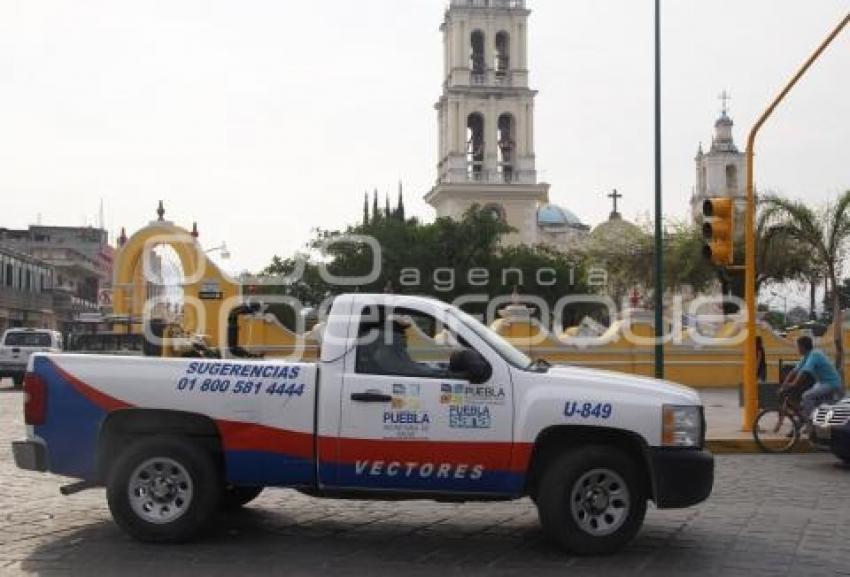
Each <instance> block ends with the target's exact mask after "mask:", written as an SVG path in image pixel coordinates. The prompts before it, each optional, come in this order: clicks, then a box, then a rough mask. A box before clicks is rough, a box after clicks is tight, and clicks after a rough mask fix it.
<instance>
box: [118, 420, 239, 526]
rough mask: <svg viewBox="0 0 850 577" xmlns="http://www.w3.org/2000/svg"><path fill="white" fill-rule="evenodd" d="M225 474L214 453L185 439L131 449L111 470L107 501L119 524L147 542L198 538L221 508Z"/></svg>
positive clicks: (139, 443) (151, 442) (153, 440)
mask: <svg viewBox="0 0 850 577" xmlns="http://www.w3.org/2000/svg"><path fill="white" fill-rule="evenodd" d="M221 494H222V483H221V476H220V474H219V471H218V468H217V467H216V464H215V461H214V460H213V458H212V455H211V454H210V453H209V452H208V451H205V450H203V449H202V448H201V447H199V446H197V445H196V444H194V443H192V442H190V441H188V440H185V439H182V438H179V437H167V436H163V437H152V438H145V439H141V440H139V441H137V442H135V443H134V444H132V445H130V447H128V448H127V450H126V451H125V452H124V453H123V454H122V455H120V456H119V457H118V459H117V460H116V461H115V462H114V464H113V466H112V467H111V468H110V472H109V477H108V480H107V484H106V498H107V501H108V503H109V510H110V511H111V512H112V517H113V518H114V519H115V522H116V523H118V525H119V526H120V527H121V528H122V529H124V530H125V531H126V532H127V533H129V534H130V535H132V536H133V537H135V538H136V539H139V540H141V541H149V542H181V541H187V540H189V539H192V538H194V537H195V536H197V535H198V534H199V533H200V532H201V531H202V530H203V529H205V528H206V527H207V526H208V525H209V522H210V520H211V519H212V517H213V515H215V513H216V512H217V510H218V506H219V500H220V499H221Z"/></svg>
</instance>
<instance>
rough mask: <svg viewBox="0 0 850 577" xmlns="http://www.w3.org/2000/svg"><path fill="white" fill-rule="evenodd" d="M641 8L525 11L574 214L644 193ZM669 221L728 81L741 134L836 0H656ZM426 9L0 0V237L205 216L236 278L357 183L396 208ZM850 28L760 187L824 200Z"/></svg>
mask: <svg viewBox="0 0 850 577" xmlns="http://www.w3.org/2000/svg"><path fill="white" fill-rule="evenodd" d="M652 4H653V3H652V2H651V0H529V6H530V8H532V10H533V13H532V16H531V24H530V50H531V55H530V67H531V82H532V86H533V87H534V88H536V89H538V90H540V95H539V96H538V99H537V125H536V137H537V143H536V148H537V166H538V170H539V173H540V175H541V177H542V179H543V180H545V181H547V182H549V183H551V185H552V190H551V200H552V201H553V202H555V203H558V204H562V205H564V206H566V207H568V208H570V209H571V210H573V211H574V212H575V213H577V214H578V215H579V217H580V218H582V219H583V220H584V221H586V222H587V223H589V224H596V223H598V222H600V221H601V220H603V219H605V218H606V217H607V214H608V212H609V211H610V201H609V200H608V199H607V198H605V194H607V193H608V192H609V191H610V189H612V188H614V187H616V188H618V189H619V190H620V191H621V192H622V193H623V194H624V198H623V200H622V204H621V206H622V211H623V212H624V214H625V215H626V217H628V218H637V217H638V216H639V215H641V214H646V213H647V212H648V211H650V210H651V207H652V199H653V157H652V151H653V124H652V122H653V116H652V110H653V109H652V96H653V93H652V24H653V21H652V18H653V12H652ZM662 4H663V10H664V14H663V44H664V48H663V59H664V62H663V67H664V75H663V83H664V88H663V90H664V110H663V118H664V143H663V145H664V202H665V213H666V214H667V215H669V216H673V217H680V218H682V217H684V216H685V215H686V211H687V202H688V198H689V196H690V194H691V189H692V187H693V183H694V164H693V157H694V154H695V152H696V149H697V145H698V143H699V142H700V141H702V142H704V143H709V142H710V139H711V133H712V129H713V123H714V121H715V119H716V118H717V116H718V114H719V110H720V102H719V101H718V98H717V97H718V94H719V93H720V92H721V91H722V90H723V89H727V90H729V91H730V92H731V94H732V96H733V100H732V102H731V116H732V117H733V119H734V120H735V138H736V141H737V142H738V144H739V146H740V147H741V148H743V141H744V139H745V137H746V130H747V129H748V127H749V126H750V125H751V123H752V122H753V121H754V119H755V118H756V116H757V115H758V114H759V112H760V110H761V109H762V108H763V107H764V106H765V105H766V104H767V103H768V102H769V100H770V99H771V98H772V97H773V95H774V94H775V93H776V91H777V90H778V89H779V88H780V87H781V85H782V84H783V83H784V81H785V80H787V79H788V78H789V77H790V75H791V74H792V73H793V72H794V70H795V69H796V68H797V67H798V66H799V65H800V64H801V63H802V62H803V60H804V59H805V58H806V57H807V55H808V54H809V53H810V52H811V51H812V50H813V49H814V48H815V47H816V46H817V44H818V43H819V42H820V41H821V39H822V38H824V37H825V36H826V34H827V32H828V31H829V30H831V29H832V27H834V26H835V25H836V24H837V23H838V22H839V20H840V19H841V17H842V16H843V14H844V13H846V11H847V10H848V9H850V2H848V0H806V1H800V0H665V1H663V2H662ZM444 6H445V2H443V1H442V0H360V1H352V0H323V1H322V2H293V1H290V0H286V1H282V0H240V1H236V0H231V1H213V0H195V1H192V0H162V1H152V0H145V1H136V2H128V1H122V2H115V1H114V0H99V1H97V0H79V1H70V0H66V1H58V0H57V1H49V0H2V2H0V226H5V227H24V226H26V225H28V224H31V223H34V222H35V221H36V218H37V217H38V215H40V217H41V221H42V222H43V223H44V224H55V225H79V224H82V223H84V222H86V223H90V224H96V222H97V212H98V204H99V202H100V199H103V202H104V204H105V208H106V222H107V228H109V230H110V232H112V233H114V232H115V231H117V230H118V229H119V228H120V227H121V226H126V227H127V230H128V232H132V231H133V230H135V229H137V228H138V227H140V226H142V225H144V224H145V223H146V222H147V221H148V220H150V219H151V218H152V217H154V216H155V215H154V211H155V208H156V201H157V200H159V199H163V200H164V201H165V203H166V210H167V217H169V218H171V219H173V220H175V221H176V222H178V223H180V224H184V225H186V226H191V222H192V221H193V220H197V221H198V222H199V227H200V231H201V240H202V241H203V242H204V243H205V244H207V245H208V246H213V245H214V244H218V243H220V242H221V241H223V240H224V241H227V243H228V245H229V246H230V249H231V251H232V254H233V259H232V260H231V261H230V262H229V263H227V264H226V265H225V267H226V268H228V269H231V270H235V271H239V270H243V269H252V270H254V269H258V268H261V267H262V266H264V265H265V264H266V263H267V262H268V261H269V259H270V258H271V256H272V255H273V254H275V253H278V254H284V255H288V254H291V253H292V252H294V251H295V250H297V249H298V248H300V247H301V246H302V245H303V244H304V242H305V241H306V240H307V239H308V238H309V236H310V229H311V228H313V227H317V226H318V227H323V228H337V227H342V226H344V225H345V224H347V223H350V222H353V221H355V220H357V219H359V218H360V214H361V207H362V201H363V192H364V191H365V190H367V189H368V190H370V191H371V190H372V189H373V188H374V187H378V189H379V190H380V191H381V193H385V192H391V193H392V195H393V198H394V197H395V192H396V187H397V182H398V180H399V179H401V180H403V181H404V184H405V190H406V200H407V206H408V210H409V212H412V213H414V214H416V215H418V216H420V217H422V218H423V219H426V220H431V219H433V211H432V210H431V208H430V207H429V206H427V205H426V204H425V203H424V202H423V201H422V196H423V195H424V194H425V193H426V192H428V190H429V189H430V187H431V186H432V185H433V183H434V180H435V178H436V169H435V163H436V156H437V150H436V146H437V145H436V135H437V129H436V112H435V111H434V108H433V104H434V102H436V100H437V98H438V96H439V94H440V86H441V82H442V69H441V68H442V44H441V42H442V39H441V35H440V33H439V30H438V28H439V25H440V22H441V20H442V17H443V8H444ZM848 73H850V30H848V31H845V34H844V36H843V37H841V38H839V40H838V41H837V42H836V43H835V44H834V45H833V47H832V48H831V49H830V50H829V51H828V52H827V53H826V54H825V56H824V58H823V59H822V60H821V62H820V63H818V64H817V65H816V66H815V67H814V68H813V70H812V71H811V73H810V75H809V76H808V77H806V79H805V80H804V82H803V83H802V84H801V85H800V86H799V88H798V89H797V90H796V91H795V92H794V93H793V94H792V96H791V98H790V99H789V100H788V102H787V103H786V104H785V105H784V106H783V108H782V109H781V110H780V111H779V112H778V113H777V114H776V115H775V117H774V118H773V120H772V121H771V123H770V124H769V126H768V127H767V128H766V129H765V130H764V132H763V135H762V137H761V139H760V142H759V145H758V152H759V156H758V160H757V183H758V185H759V186H760V187H761V188H762V189H773V190H777V191H781V192H783V193H785V194H788V195H792V196H797V197H801V198H805V199H807V200H809V201H811V202H812V203H820V202H823V201H825V200H826V199H829V198H830V197H834V196H835V195H836V194H837V193H838V192H840V191H842V190H845V189H847V188H850V148H848V144H849V143H850V116H849V115H848V113H850V74H848Z"/></svg>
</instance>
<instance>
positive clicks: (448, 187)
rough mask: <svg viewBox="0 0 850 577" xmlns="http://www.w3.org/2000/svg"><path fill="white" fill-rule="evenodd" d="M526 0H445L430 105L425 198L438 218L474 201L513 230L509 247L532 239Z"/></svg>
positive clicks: (535, 201) (542, 195) (537, 191)
mask: <svg viewBox="0 0 850 577" xmlns="http://www.w3.org/2000/svg"><path fill="white" fill-rule="evenodd" d="M529 14H530V11H529V10H527V9H526V6H525V0H451V3H450V5H449V7H448V9H447V10H446V13H445V20H444V21H443V25H442V26H441V28H440V29H441V31H442V33H443V49H444V81H443V94H442V96H441V97H440V100H439V102H437V105H436V109H437V112H438V118H439V161H438V164H437V172H438V177H437V183H436V185H435V186H434V188H433V189H432V190H431V192H430V193H429V194H428V195H427V196H426V197H425V200H426V201H427V202H428V203H429V204H431V205H432V206H433V207H434V208H435V209H436V211H437V216H438V217H450V218H460V217H461V216H462V215H463V213H464V212H465V211H466V210H467V209H468V208H469V207H470V206H471V205H473V204H479V205H480V206H482V207H484V208H485V209H486V210H489V211H491V212H492V213H493V216H494V217H495V218H500V219H503V220H504V221H505V222H507V223H508V224H509V225H511V226H512V227H514V228H515V229H517V233H515V234H512V235H510V237H508V238H507V239H506V241H507V243H508V244H535V243H536V242H538V227H537V211H538V208H539V207H540V206H541V205H542V204H544V203H547V202H548V197H549V185H548V184H544V183H538V182H537V171H536V168H535V159H534V97H535V96H536V94H537V93H536V91H533V90H531V89H530V88H529V86H528V16H529Z"/></svg>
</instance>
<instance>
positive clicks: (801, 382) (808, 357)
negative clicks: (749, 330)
mask: <svg viewBox="0 0 850 577" xmlns="http://www.w3.org/2000/svg"><path fill="white" fill-rule="evenodd" d="M797 350H798V351H799V353H800V356H801V357H802V358H801V359H800V362H799V363H797V366H796V367H795V368H794V370H793V371H791V372H790V373H789V374H788V377H786V379H785V382H784V383H782V387H781V388H780V389H779V394H780V395H786V396H789V397H791V398H794V399H795V400H796V401H798V402H800V401H801V402H800V413H801V415H802V416H803V418H804V419H806V420H807V421H808V420H809V419H810V418H811V415H812V412H813V411H814V410H815V408H816V407H817V406H818V405H820V404H822V403H826V402H829V401H832V400H834V399H836V398H837V397H840V396H841V394H842V392H843V391H842V385H841V377H840V376H839V374H838V371H837V370H835V367H834V366H833V364H832V363H831V362H830V360H829V359H828V358H827V357H826V355H825V354H823V353H822V352H821V351H818V350H815V347H814V342H813V341H812V338H811V337H808V336H804V337H800V338H799V339H797Z"/></svg>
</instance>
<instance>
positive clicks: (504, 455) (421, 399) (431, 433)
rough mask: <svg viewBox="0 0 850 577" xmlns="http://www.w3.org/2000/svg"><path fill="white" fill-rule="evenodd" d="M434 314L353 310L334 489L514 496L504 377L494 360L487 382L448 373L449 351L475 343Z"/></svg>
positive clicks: (507, 380)
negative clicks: (354, 336)
mask: <svg viewBox="0 0 850 577" xmlns="http://www.w3.org/2000/svg"><path fill="white" fill-rule="evenodd" d="M438 314H439V312H438V311H434V312H432V313H426V312H422V311H419V310H412V309H403V308H398V307H395V308H391V307H388V306H378V305H355V307H354V310H352V315H353V316H354V319H353V321H352V322H353V323H354V325H353V326H352V329H351V331H353V332H355V333H356V334H357V336H358V337H359V338H358V342H357V344H356V345H355V346H353V347H352V348H351V351H350V353H349V358H347V360H346V363H345V368H344V374H343V383H342V387H341V394H342V398H341V402H340V406H341V414H340V429H339V436H338V439H337V452H336V453H337V454H336V458H337V463H336V475H335V481H333V482H334V483H335V484H336V485H337V486H338V487H346V488H359V489H375V490H382V489H383V490H406V491H423V492H471V493H479V492H485V493H506V494H507V493H511V492H513V491H512V489H511V487H514V486H515V484H516V478H514V477H516V475H514V474H513V473H511V472H510V470H509V466H510V460H511V442H512V430H513V426H512V418H513V402H512V396H513V395H512V386H511V382H510V372H509V371H508V368H507V366H506V365H505V363H504V362H499V360H498V359H492V358H488V359H487V361H488V364H489V365H490V369H491V375H490V377H489V378H488V379H486V381H485V382H480V383H471V382H470V381H469V380H467V379H466V378H465V376H464V375H463V374H460V373H458V372H454V371H452V368H451V367H450V360H451V357H452V354H453V353H454V352H456V351H458V350H462V349H464V348H471V346H472V343H471V342H470V341H469V340H467V339H465V338H464V337H463V336H462V335H460V334H458V333H457V332H455V330H454V329H453V327H452V326H451V324H448V325H445V324H443V322H447V323H451V322H452V319H451V318H437V316H435V315H438ZM494 360H495V362H494Z"/></svg>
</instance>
